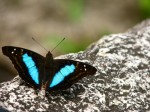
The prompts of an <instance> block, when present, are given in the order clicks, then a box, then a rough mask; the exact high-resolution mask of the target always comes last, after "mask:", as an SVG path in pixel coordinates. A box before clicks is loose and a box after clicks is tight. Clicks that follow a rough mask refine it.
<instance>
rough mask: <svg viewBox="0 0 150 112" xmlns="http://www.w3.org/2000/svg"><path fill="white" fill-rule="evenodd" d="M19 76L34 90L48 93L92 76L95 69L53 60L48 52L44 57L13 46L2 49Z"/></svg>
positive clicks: (77, 62)
mask: <svg viewBox="0 0 150 112" xmlns="http://www.w3.org/2000/svg"><path fill="white" fill-rule="evenodd" d="M2 52H3V54H4V55H6V56H8V57H9V58H10V60H11V61H12V63H13V64H14V67H15V68H16V70H17V71H18V73H19V76H20V77H21V78H22V79H23V80H24V81H25V82H26V83H28V84H29V85H30V86H32V87H34V88H35V89H40V90H45V91H48V92H51V91H57V90H62V89H66V88H68V87H70V86H71V85H72V84H74V83H75V82H77V81H78V80H80V79H81V78H83V77H85V76H87V75H94V74H95V73H96V68H94V67H93V66H91V65H89V64H85V63H82V62H79V61H74V60H67V59H53V56H52V54H51V53H50V52H48V53H47V54H46V57H43V56H41V55H40V54H38V53H35V52H33V51H30V50H27V49H24V48H20V47H13V46H4V47H2Z"/></svg>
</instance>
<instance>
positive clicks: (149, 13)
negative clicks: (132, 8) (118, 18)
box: [139, 0, 150, 18]
mask: <svg viewBox="0 0 150 112" xmlns="http://www.w3.org/2000/svg"><path fill="white" fill-rule="evenodd" d="M139 8H140V10H141V12H142V15H143V17H144V18H148V17H150V0H139Z"/></svg>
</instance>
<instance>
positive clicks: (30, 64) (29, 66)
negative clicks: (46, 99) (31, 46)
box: [22, 53, 39, 84]
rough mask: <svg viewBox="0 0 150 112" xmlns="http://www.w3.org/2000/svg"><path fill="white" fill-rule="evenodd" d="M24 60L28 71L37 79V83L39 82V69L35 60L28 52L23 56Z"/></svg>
mask: <svg viewBox="0 0 150 112" xmlns="http://www.w3.org/2000/svg"><path fill="white" fill-rule="evenodd" d="M22 58H23V62H24V63H25V65H26V67H27V69H28V72H29V74H30V76H31V78H32V79H33V80H34V81H35V83H36V84H39V73H38V69H37V67H36V65H35V62H34V61H33V59H32V57H31V56H29V55H28V54H27V53H26V54H24V55H23V56H22Z"/></svg>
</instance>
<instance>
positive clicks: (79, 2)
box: [67, 0, 84, 22]
mask: <svg viewBox="0 0 150 112" xmlns="http://www.w3.org/2000/svg"><path fill="white" fill-rule="evenodd" d="M67 2H68V3H67V8H68V15H69V18H70V20H71V21H72V22H76V21H79V20H80V18H81V16H82V15H83V8H84V0H75V1H74V0H67Z"/></svg>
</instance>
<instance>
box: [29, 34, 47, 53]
mask: <svg viewBox="0 0 150 112" xmlns="http://www.w3.org/2000/svg"><path fill="white" fill-rule="evenodd" d="M32 40H33V41H35V42H36V43H37V44H38V45H39V46H41V47H42V48H43V49H45V50H46V51H47V52H48V50H47V49H46V48H45V47H44V46H42V45H41V44H40V43H39V42H38V41H37V40H36V39H35V38H34V37H32Z"/></svg>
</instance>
